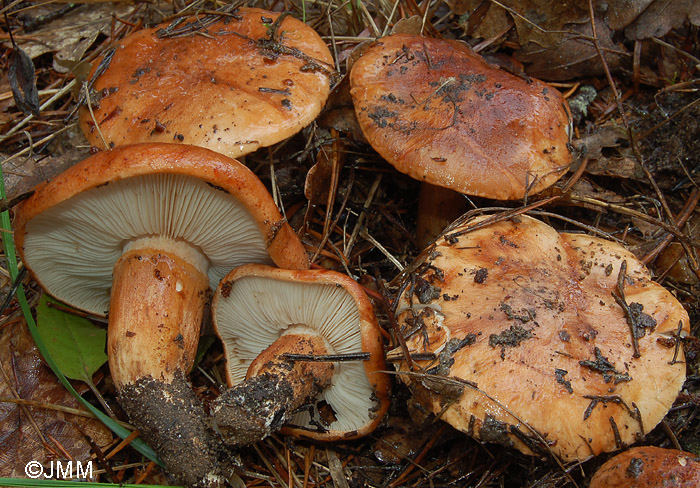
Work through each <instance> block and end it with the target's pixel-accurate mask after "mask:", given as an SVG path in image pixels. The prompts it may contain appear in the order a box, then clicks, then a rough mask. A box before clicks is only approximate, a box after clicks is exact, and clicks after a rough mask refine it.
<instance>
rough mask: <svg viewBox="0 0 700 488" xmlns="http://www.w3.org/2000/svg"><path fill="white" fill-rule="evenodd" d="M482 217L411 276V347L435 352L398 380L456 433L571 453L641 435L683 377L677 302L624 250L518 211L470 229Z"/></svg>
mask: <svg viewBox="0 0 700 488" xmlns="http://www.w3.org/2000/svg"><path fill="white" fill-rule="evenodd" d="M484 220H485V218H484V217H480V218H478V219H475V220H472V221H470V222H468V223H464V224H462V225H460V226H458V227H455V228H454V229H452V230H450V231H449V233H448V234H447V235H446V236H444V238H441V239H439V240H438V243H437V244H436V245H434V246H433V247H430V248H428V249H427V250H426V251H425V253H424V256H423V258H424V260H425V261H424V263H423V264H422V265H421V267H420V268H419V269H418V272H417V274H416V275H415V276H413V277H410V281H409V282H407V283H406V287H405V291H404V292H403V294H402V296H401V297H400V303H399V308H398V310H397V312H396V313H397V320H398V322H399V325H401V326H402V327H403V329H404V330H406V331H408V332H407V334H410V335H408V336H407V337H406V343H407V347H408V349H409V351H410V352H411V353H412V354H413V353H424V352H433V353H434V354H435V356H436V359H435V360H433V361H417V365H418V366H420V368H421V369H418V368H415V369H414V372H410V371H409V367H408V365H407V363H406V362H405V361H404V362H402V363H401V367H400V370H401V372H402V373H401V377H402V378H403V379H404V380H405V381H406V382H407V383H409V384H410V385H411V386H412V387H413V389H414V390H415V392H416V394H417V397H418V399H419V400H420V401H421V402H422V403H423V404H425V406H426V407H427V408H428V409H429V410H431V411H432V412H434V413H435V414H439V415H440V416H441V417H440V418H441V419H443V420H445V421H447V422H448V423H450V424H452V425H453V426H454V427H456V428H457V429H459V430H462V431H464V432H467V433H469V434H470V435H473V436H474V437H476V438H479V439H481V440H482V441H486V442H500V443H503V444H506V445H510V446H514V447H516V448H518V449H520V450H521V451H523V452H526V453H533V452H534V453H537V454H540V455H548V454H549V453H554V454H556V455H557V456H559V457H561V458H562V459H564V460H580V459H585V458H587V457H589V456H592V455H597V454H599V453H601V452H606V451H612V450H615V449H619V448H622V447H623V446H625V445H629V444H631V443H632V442H635V441H636V440H637V439H638V438H640V437H642V436H644V435H645V433H646V432H649V431H650V430H651V429H653V428H654V426H656V424H658V423H659V422H660V421H661V419H662V418H663V417H664V415H665V414H666V412H667V411H668V409H669V408H670V407H671V405H672V404H673V401H674V400H675V398H676V396H677V394H678V392H679V390H680V388H681V386H682V385H683V381H684V380H685V364H684V363H683V350H682V347H681V344H680V338H679V337H678V335H679V334H680V335H684V334H687V333H688V332H689V324H688V315H687V313H686V311H685V310H684V308H683V307H682V305H681V304H680V303H679V302H678V301H677V300H676V299H675V297H674V296H673V295H671V293H669V292H668V291H667V290H666V289H664V288H663V287H662V286H660V285H658V284H657V283H654V282H652V281H651V279H650V275H649V272H648V270H647V269H646V268H644V266H643V265H642V264H641V263H640V262H639V261H638V260H637V259H636V258H635V257H634V255H632V254H631V253H630V252H628V251H627V250H625V249H624V248H623V247H622V246H620V245H619V244H616V243H613V242H610V241H606V240H604V239H600V238H596V237H590V236H587V235H582V234H569V233H562V234H559V233H557V232H556V231H555V230H554V229H553V228H551V227H549V226H547V225H545V224H544V223H542V222H539V221H537V220H535V219H533V218H530V217H526V216H522V217H517V218H514V219H512V220H506V221H501V222H498V223H493V224H490V225H485V226H483V227H482V228H478V229H477V230H473V231H470V232H467V230H468V229H469V226H471V225H475V224H478V223H480V222H483V221H484ZM624 266H626V268H627V269H626V271H624V272H623V267H624ZM620 280H621V282H622V283H623V290H622V293H623V294H624V298H623V299H622V300H623V302H624V303H625V304H626V306H627V308H628V311H625V310H623V307H622V305H621V304H620V303H619V302H618V300H617V299H616V298H615V297H614V295H618V297H620V290H619V289H618V283H619V281H620ZM631 329H633V330H634V335H635V340H633V339H632V330H631ZM635 341H636V342H637V343H638V351H639V354H638V355H637V354H636V353H635V348H634V345H633V344H634V342H635ZM396 354H398V351H397V352H396ZM420 371H422V372H423V373H427V374H423V373H420Z"/></svg>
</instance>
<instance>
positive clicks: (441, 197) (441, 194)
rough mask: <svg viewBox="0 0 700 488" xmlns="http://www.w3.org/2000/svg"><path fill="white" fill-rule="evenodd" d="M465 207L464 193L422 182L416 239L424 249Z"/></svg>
mask: <svg viewBox="0 0 700 488" xmlns="http://www.w3.org/2000/svg"><path fill="white" fill-rule="evenodd" d="M466 209H467V200H466V199H465V198H464V195H462V194H461V193H458V192H456V191H454V190H450V189H448V188H443V187H441V186H436V185H431V184H430V183H426V182H423V183H421V185H420V194H419V196H418V219H417V222H416V240H417V244H418V247H419V248H421V249H424V248H426V247H427V246H428V244H430V243H431V242H433V241H434V240H435V238H436V237H437V236H439V235H440V233H441V232H442V231H443V230H444V229H445V227H447V226H448V225H449V224H450V223H452V221H454V220H455V219H456V218H457V217H459V216H460V215H462V214H463V213H464V212H465V211H466Z"/></svg>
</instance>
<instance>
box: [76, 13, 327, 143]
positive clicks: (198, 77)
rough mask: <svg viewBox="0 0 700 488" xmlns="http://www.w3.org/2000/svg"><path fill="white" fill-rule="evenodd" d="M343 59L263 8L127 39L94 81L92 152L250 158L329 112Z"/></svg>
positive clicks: (88, 120)
mask: <svg viewBox="0 0 700 488" xmlns="http://www.w3.org/2000/svg"><path fill="white" fill-rule="evenodd" d="M332 71H333V58H332V56H331V54H330V52H329V51H328V48H327V47H326V44H325V42H324V41H323V39H321V37H320V36H319V35H318V34H317V33H316V32H315V31H314V30H313V29H312V28H311V27H309V26H307V25H306V24H304V23H303V22H301V21H299V20H297V19H295V18H293V17H291V16H289V15H288V14H279V13H276V12H269V11H266V10H261V9H256V8H243V7H241V8H237V9H235V10H233V11H232V12H231V13H225V12H222V13H220V14H216V15H197V16H195V17H189V18H187V19H182V18H180V19H177V20H175V21H173V23H171V24H162V25H159V26H156V27H153V28H150V29H141V30H138V31H136V32H134V33H132V34H131V35H129V36H127V37H125V38H124V39H122V40H121V41H120V42H119V43H118V45H117V46H116V48H115V49H114V50H113V51H110V53H109V54H108V55H106V56H105V57H104V58H103V59H102V61H101V62H100V63H96V65H95V67H94V68H93V71H92V73H91V75H90V78H91V80H92V84H93V85H92V88H93V90H94V94H95V96H92V97H91V98H90V100H89V103H86V104H85V105H84V106H83V107H82V108H81V111H80V126H81V128H82V130H83V133H85V135H86V137H87V138H88V141H90V144H92V145H93V146H96V147H100V148H102V147H104V143H103V141H102V138H101V135H100V134H102V136H104V140H105V141H106V143H107V144H109V145H122V144H132V143H136V142H175V143H177V142H184V143H185V144H193V145H196V146H203V147H207V148H209V149H212V150H214V151H217V152H219V153H222V154H226V155H227V156H230V157H240V156H242V155H244V154H247V153H250V152H253V151H255V150H256V149H258V148H260V147H265V146H270V145H272V144H275V143H277V142H279V141H282V140H284V139H286V138H288V137H290V136H292V135H293V134H295V133H297V132H298V131H299V130H301V129H302V128H303V127H305V126H306V125H308V124H309V123H311V121H313V120H314V119H315V118H316V116H317V115H318V114H319V112H320V111H321V108H322V107H323V104H324V103H325V101H326V99H327V98H328V94H329V91H330V77H331V74H332Z"/></svg>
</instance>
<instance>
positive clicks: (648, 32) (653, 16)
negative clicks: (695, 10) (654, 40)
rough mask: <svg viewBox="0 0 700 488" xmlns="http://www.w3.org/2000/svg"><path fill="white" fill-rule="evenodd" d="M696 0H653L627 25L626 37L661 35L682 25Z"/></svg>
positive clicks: (644, 37) (639, 37) (642, 37)
mask: <svg viewBox="0 0 700 488" xmlns="http://www.w3.org/2000/svg"><path fill="white" fill-rule="evenodd" d="M694 3H698V2H697V0H654V1H653V2H652V3H651V4H650V5H649V6H648V7H647V8H646V9H645V10H644V12H642V13H641V14H640V15H639V16H638V17H637V18H636V19H634V22H632V23H631V24H630V25H628V26H627V28H626V29H625V35H626V36H627V38H628V39H635V40H637V39H649V38H650V37H662V36H665V35H666V34H668V32H669V31H670V30H671V29H675V28H678V27H680V26H682V25H683V22H685V19H687V18H688V16H689V15H690V11H691V8H692V7H693V4H694Z"/></svg>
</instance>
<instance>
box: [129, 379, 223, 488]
mask: <svg viewBox="0 0 700 488" xmlns="http://www.w3.org/2000/svg"><path fill="white" fill-rule="evenodd" d="M119 403H120V404H121V405H122V407H123V408H124V411H125V412H126V413H127V414H128V416H129V419H130V421H131V423H132V424H134V426H136V427H137V428H138V429H139V431H140V432H141V437H142V438H143V439H144V440H145V441H146V442H147V443H148V444H149V445H150V446H151V447H152V448H153V450H154V451H155V452H156V454H158V457H160V459H161V460H162V461H163V462H164V463H165V465H166V469H167V471H168V473H169V474H170V475H172V477H173V478H174V480H175V482H176V483H178V484H182V485H185V486H188V487H218V486H222V485H223V477H222V476H221V473H222V472H223V470H222V466H220V464H219V462H218V460H219V458H221V459H224V458H225V457H226V456H224V452H223V450H224V448H223V446H222V445H221V443H220V442H219V441H218V440H217V439H216V437H215V436H214V434H213V432H212V431H211V430H210V426H209V423H208V416H207V415H206V413H205V412H204V408H203V407H202V405H201V403H200V402H199V400H198V399H197V397H196V396H195V394H194V392H193V391H192V387H191V386H190V384H189V382H188V381H187V379H186V378H185V375H184V374H183V373H182V372H177V373H176V375H175V379H174V380H173V382H172V383H170V384H168V383H164V382H162V381H157V380H155V379H153V378H152V377H150V376H148V377H145V378H141V379H139V380H138V381H136V382H135V383H133V384H131V385H127V386H126V387H124V388H123V389H122V390H121V391H120V392H119Z"/></svg>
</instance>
